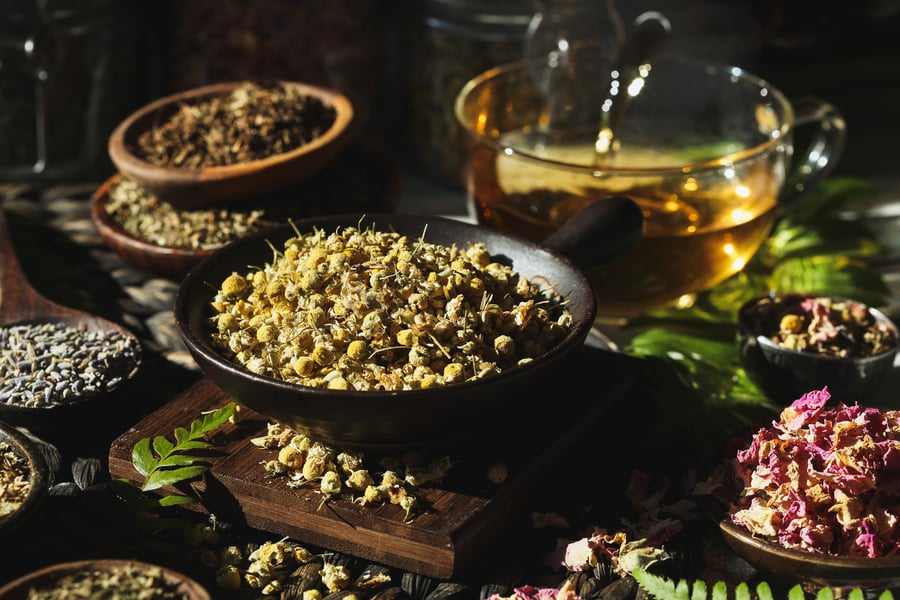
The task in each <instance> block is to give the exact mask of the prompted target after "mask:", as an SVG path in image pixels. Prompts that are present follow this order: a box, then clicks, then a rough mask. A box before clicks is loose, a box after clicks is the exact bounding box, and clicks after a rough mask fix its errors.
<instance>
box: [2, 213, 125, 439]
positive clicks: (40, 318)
mask: <svg viewBox="0 0 900 600" xmlns="http://www.w3.org/2000/svg"><path fill="white" fill-rule="evenodd" d="M45 324H51V325H55V324H61V325H63V326H64V327H67V328H71V329H76V330H78V331H79V332H84V335H85V338H84V340H85V341H84V343H85V344H90V346H91V347H96V348H97V349H98V350H99V351H100V352H101V354H103V355H105V356H104V358H103V359H102V362H98V365H97V367H98V368H97V369H96V370H91V371H90V373H92V378H91V380H90V383H89V384H87V383H85V382H84V381H80V380H79V381H80V383H78V385H79V386H80V387H79V388H77V389H76V390H75V391H72V390H67V395H65V396H63V395H58V393H59V392H58V391H54V392H52V393H51V392H49V391H47V390H48V387H47V386H48V385H50V384H49V383H48V381H50V380H49V379H43V378H42V376H40V375H38V376H35V375H34V374H33V373H32V371H31V370H30V369H29V370H26V371H22V372H19V371H16V372H12V371H10V370H8V369H4V371H3V372H2V373H0V387H3V388H5V387H7V385H25V386H26V387H27V388H28V389H29V390H31V393H32V394H44V393H48V394H51V396H50V399H48V398H47V397H46V396H32V398H35V397H43V398H44V400H42V401H41V402H40V403H39V404H37V405H32V404H31V403H30V402H36V401H34V400H29V404H25V403H24V401H23V402H14V401H12V400H11V399H9V400H7V399H5V398H3V399H0V400H2V401H0V419H2V420H3V421H6V422H8V423H10V424H12V425H16V426H20V425H23V426H26V427H29V428H30V429H32V430H33V431H38V432H41V433H43V432H45V431H55V430H56V429H57V428H63V429H65V428H67V427H68V428H71V423H72V421H71V419H69V418H68V415H69V414H70V413H71V407H75V406H80V405H83V404H85V402H84V401H85V400H87V399H93V398H114V397H116V396H117V394H115V392H116V391H118V390H119V389H120V388H123V387H124V385H123V384H124V383H125V382H126V381H128V380H131V379H134V377H135V375H136V374H137V371H138V368H139V365H140V363H141V358H142V357H141V354H142V351H141V346H140V342H139V341H138V339H137V338H136V336H135V335H134V334H133V333H131V332H130V331H129V330H128V329H126V328H125V327H122V326H120V325H118V324H116V323H114V322H112V321H109V320H107V319H104V318H101V317H98V316H96V315H93V314H91V313H88V312H85V311H82V310H77V309H74V308H70V307H67V306H63V305H61V304H57V303H56V302H53V301H51V300H49V299H47V298H45V297H44V296H42V295H41V294H40V293H39V292H38V291H37V290H35V289H34V288H33V287H32V286H31V284H30V283H29V282H28V279H27V278H26V276H25V273H24V272H23V270H22V267H21V264H20V263H19V259H18V257H17V256H16V253H15V250H14V248H13V245H12V238H11V235H10V231H9V226H8V224H7V221H6V215H5V214H4V212H3V210H2V209H0V327H4V328H6V327H13V326H24V325H35V326H40V325H45ZM41 334H43V335H49V334H46V333H45V332H44V331H43V330H41V331H40V332H39V333H37V334H36V336H37V335H41ZM76 335H77V332H76ZM24 337H25V338H27V339H25V340H24V341H23V342H22V343H31V342H32V341H33V340H32V338H29V336H28V334H27V333H26V334H25V336H24ZM80 339H81V338H78V337H76V338H75V340H74V342H75V343H78V340H80ZM107 342H108V344H107ZM4 350H7V348H4ZM82 350H83V349H82ZM66 352H67V351H66V350H60V353H62V354H65V353H66ZM80 353H81V354H85V353H86V351H82V352H80ZM14 354H15V353H14ZM18 354H21V353H18ZM54 354H55V355H58V354H59V353H54ZM6 358H7V360H9V357H6ZM64 358H65V357H64ZM72 358H73V359H83V357H72ZM12 360H18V359H16V358H13V359H12ZM35 360H37V359H35ZM37 364H38V363H37V362H33V364H32V368H34V365H37ZM70 372H71V370H69V373H70ZM84 372H88V371H84ZM24 373H29V375H24ZM22 377H26V378H28V377H36V379H35V381H39V382H41V384H42V385H41V386H35V385H34V383H35V382H34V381H32V382H27V381H26V382H25V383H24V384H22V383H19V384H15V383H13V382H15V381H16V380H17V379H21V378H22ZM61 377H63V378H64V379H66V380H70V379H69V378H70V377H71V374H67V375H65V376H63V375H61ZM85 381H87V379H85ZM55 385H57V386H58V385H61V383H57V384H55ZM36 387H41V388H42V389H43V390H44V391H42V392H38V391H35V388H36ZM4 393H6V392H4ZM17 393H18V392H17ZM22 398H25V396H22ZM90 404H97V403H94V402H91V403H90ZM105 404H106V403H105V402H103V403H100V405H105ZM48 411H52V412H53V414H54V415H58V416H59V417H60V418H56V419H50V420H48V419H46V418H45V417H46V416H47V414H48Z"/></svg>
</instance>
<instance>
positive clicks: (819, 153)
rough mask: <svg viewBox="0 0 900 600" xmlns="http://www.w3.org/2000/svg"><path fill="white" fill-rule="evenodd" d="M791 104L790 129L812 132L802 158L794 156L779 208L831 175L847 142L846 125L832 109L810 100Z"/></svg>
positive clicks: (822, 101)
mask: <svg viewBox="0 0 900 600" xmlns="http://www.w3.org/2000/svg"><path fill="white" fill-rule="evenodd" d="M791 104H792V106H793V108H794V128H795V129H797V128H799V127H806V126H814V127H815V129H814V130H813V132H812V137H811V138H810V139H809V143H808V144H807V146H806V152H805V154H803V155H799V156H798V155H797V154H796V153H795V155H794V159H793V162H792V165H791V171H790V173H789V174H788V178H787V181H786V182H785V184H784V186H783V187H782V191H781V195H780V196H779V203H780V204H783V205H784V204H788V203H790V202H793V201H795V200H796V199H797V198H798V197H799V196H802V195H803V193H804V192H805V191H806V190H808V189H811V188H812V187H814V186H815V185H816V184H818V183H819V182H820V181H821V180H823V179H824V178H825V177H826V176H828V174H829V173H831V171H832V169H834V166H835V164H836V163H837V161H838V159H839V158H840V156H841V152H842V151H843V149H844V142H845V140H846V138H847V124H846V122H845V121H844V117H843V115H841V113H840V111H839V110H838V109H837V108H835V107H834V106H833V105H831V104H829V103H828V102H825V101H824V100H821V99H819V98H815V97H812V96H806V97H802V98H797V99H794V100H792V101H791Z"/></svg>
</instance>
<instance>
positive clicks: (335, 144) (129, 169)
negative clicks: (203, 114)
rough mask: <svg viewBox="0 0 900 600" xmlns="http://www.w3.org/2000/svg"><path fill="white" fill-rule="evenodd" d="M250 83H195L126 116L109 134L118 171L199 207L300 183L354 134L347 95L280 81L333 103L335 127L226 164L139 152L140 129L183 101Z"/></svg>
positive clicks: (224, 93) (167, 114) (181, 205)
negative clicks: (166, 161)
mask: <svg viewBox="0 0 900 600" xmlns="http://www.w3.org/2000/svg"><path fill="white" fill-rule="evenodd" d="M246 83H247V82H245V81H233V82H225V83H217V84H213V85H208V86H203V87H198V88H193V89H190V90H187V91H184V92H180V93H177V94H173V95H170V96H166V97H164V98H161V99H159V100H156V101H154V102H151V103H149V104H146V105H145V106H143V107H142V108H140V109H138V110H136V111H135V112H134V113H132V114H131V115H130V116H128V117H127V118H126V119H125V120H124V121H122V122H121V123H120V124H119V125H118V126H117V127H116V128H115V130H114V131H113V132H112V134H111V135H110V138H109V144H108V152H109V157H110V159H111V160H112V162H113V164H114V165H115V166H116V167H117V168H118V169H119V171H121V172H122V173H123V174H125V175H126V176H127V177H129V178H130V179H133V180H134V181H136V182H138V183H139V184H141V185H142V186H143V187H144V188H146V189H147V190H148V191H150V192H152V193H154V194H155V195H156V196H158V197H159V198H160V199H163V200H166V201H167V202H170V203H171V204H172V205H174V206H178V207H179V208H197V207H201V206H209V205H212V204H217V203H221V202H225V201H228V200H234V199H237V198H243V197H246V196H249V195H254V194H266V193H269V192H273V191H276V190H279V189H283V188H285V187H287V186H289V185H291V184H294V183H297V182H298V181H300V180H302V179H304V178H305V177H307V176H308V175H310V174H312V173H315V172H316V171H318V170H320V169H321V168H322V167H324V166H325V165H326V164H327V163H328V162H329V161H330V160H331V159H332V158H334V157H335V155H336V154H337V153H338V152H339V151H340V150H341V148H343V147H344V146H345V144H346V143H347V141H348V139H349V138H350V133H351V124H352V123H353V114H354V111H353V105H352V104H351V102H350V100H349V99H348V98H347V97H346V96H344V95H343V94H341V93H339V92H336V91H334V90H331V89H328V88H323V87H318V86H314V85H309V84H305V83H298V82H293V81H279V82H278V83H279V84H281V85H283V86H285V87H288V88H291V89H293V90H295V91H297V92H299V93H300V94H302V95H305V96H309V97H313V98H317V99H319V100H321V101H322V102H323V103H324V104H325V105H326V106H330V107H332V108H333V109H334V111H335V119H334V123H333V124H332V126H331V127H330V128H329V129H328V130H327V131H325V132H323V133H321V134H320V135H318V136H317V137H315V138H313V139H312V140H310V141H309V142H308V143H305V144H303V145H301V146H299V147H297V148H295V149H293V150H291V151H289V152H283V153H280V154H272V155H271V156H267V157H265V158H262V159H259V160H252V161H248V162H244V163H237V164H233V165H227V166H215V167H204V168H197V169H194V168H180V167H174V166H160V165H156V164H153V163H151V162H148V161H147V160H144V158H142V157H141V156H140V155H139V154H138V153H136V150H137V147H138V146H137V140H138V138H139V136H140V135H141V133H143V132H144V131H146V130H147V129H149V128H151V127H154V126H157V125H158V124H159V123H161V122H163V121H165V120H166V119H168V118H169V117H171V115H173V114H174V113H175V112H176V111H177V110H179V108H180V107H182V106H183V105H185V104H197V103H199V102H203V101H204V100H208V99H210V98H215V97H222V96H227V95H228V94H230V93H231V92H232V91H234V90H235V89H237V88H239V87H241V86H243V85H245V84H246Z"/></svg>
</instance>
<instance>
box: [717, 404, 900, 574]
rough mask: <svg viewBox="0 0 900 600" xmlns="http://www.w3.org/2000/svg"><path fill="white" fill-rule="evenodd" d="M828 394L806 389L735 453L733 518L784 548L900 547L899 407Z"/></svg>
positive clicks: (869, 550)
mask: <svg viewBox="0 0 900 600" xmlns="http://www.w3.org/2000/svg"><path fill="white" fill-rule="evenodd" d="M830 398H831V396H830V394H829V393H828V389H827V388H823V389H822V390H813V391H811V392H809V393H807V394H805V395H804V396H803V397H801V398H800V399H798V400H796V401H795V402H794V403H793V404H791V405H790V406H789V407H787V408H785V409H784V410H783V411H782V413H781V415H780V416H779V419H778V420H775V421H773V423H772V425H771V427H764V428H761V429H760V430H759V431H758V432H757V433H756V434H755V435H754V436H753V439H752V440H751V442H750V444H749V446H747V447H746V448H744V449H743V450H740V451H738V452H737V454H736V456H735V458H734V460H733V461H732V467H733V475H734V477H735V478H736V480H737V483H738V485H739V487H740V488H742V491H741V492H740V495H739V498H738V499H737V501H736V502H734V504H733V505H732V507H731V511H730V515H731V519H732V521H733V522H734V523H736V524H738V525H741V526H743V527H745V528H746V529H747V530H748V531H750V532H751V533H753V534H755V535H758V536H761V537H764V538H766V539H769V540H771V541H774V542H777V543H779V544H780V545H782V546H784V547H788V548H797V549H801V550H806V551H810V552H818V553H823V554H832V555H838V556H869V557H876V556H892V555H896V554H900V528H898V519H900V411H884V412H882V411H880V410H878V409H876V408H869V407H862V406H859V405H853V406H847V405H844V404H840V403H839V404H837V406H835V407H834V408H830V409H829V408H827V407H826V405H827V403H828V401H829V400H830Z"/></svg>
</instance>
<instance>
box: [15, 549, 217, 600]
mask: <svg viewBox="0 0 900 600" xmlns="http://www.w3.org/2000/svg"><path fill="white" fill-rule="evenodd" d="M117 573H119V574H121V573H134V574H139V575H152V576H154V577H157V578H158V581H160V582H161V583H162V585H164V586H165V588H164V589H165V593H174V594H178V597H184V598H187V599H188V600H210V599H211V596H210V594H209V592H208V591H207V590H206V588H204V587H203V586H202V585H200V584H199V583H198V582H196V581H195V580H193V579H191V578H190V577H188V576H187V575H184V574H182V573H179V572H178V571H175V570H172V569H170V568H168V567H163V566H159V565H154V564H151V563H146V562H141V561H137V560H125V559H99V560H80V561H73V562H65V563H58V564H55V565H50V566H48V567H44V568H41V569H38V570H36V571H32V572H31V573H28V574H26V575H23V576H22V577H19V578H18V579H15V580H13V581H10V582H9V583H7V584H5V585H4V586H3V587H0V598H2V599H3V600H18V599H23V600H24V599H25V598H30V597H32V596H31V595H29V593H30V591H31V590H40V591H49V590H56V589H57V588H61V587H62V586H63V585H66V584H65V579H66V578H68V577H74V578H76V579H77V581H79V582H89V581H91V580H92V578H93V577H94V576H96V575H100V574H106V575H109V574H113V575H114V574H117ZM123 580H127V578H123ZM86 585H87V583H86ZM120 587H122V586H121V585H120ZM67 589H68V588H67ZM115 589H116V585H113V586H112V589H107V590H106V591H105V593H104V594H102V595H103V597H106V596H107V595H109V592H111V591H115ZM94 591H95V594H91V595H90V597H91V598H93V597H96V596H99V595H100V594H99V591H98V588H94ZM121 591H122V592H123V593H122V595H121V597H123V598H131V597H135V598H136V597H138V596H137V594H136V592H135V590H134V589H130V588H128V589H126V588H124V587H122V589H121ZM127 591H131V593H126V592H127ZM148 592H149V590H148V589H144V590H142V593H144V594H147V593H148ZM162 594H163V592H162V591H161V592H160V595H159V596H153V597H161V596H162ZM41 597H44V596H41ZM53 597H57V596H53ZM60 597H61V596H60ZM67 597H68V596H67ZM84 597H85V598H87V597H88V596H87V595H85V596H84ZM116 597H119V595H118V594H117V595H116ZM142 597H143V596H142ZM147 597H151V596H149V595H148V596H147ZM166 597H169V596H166ZM173 597H174V596H173Z"/></svg>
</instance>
